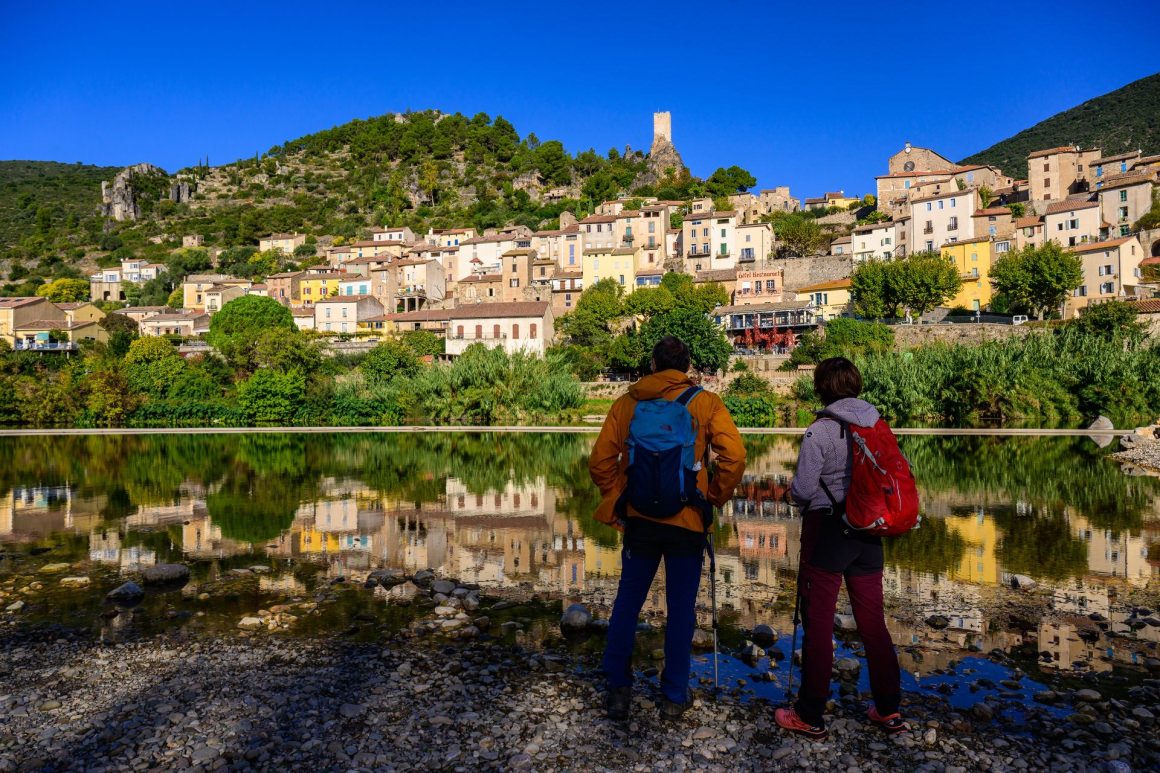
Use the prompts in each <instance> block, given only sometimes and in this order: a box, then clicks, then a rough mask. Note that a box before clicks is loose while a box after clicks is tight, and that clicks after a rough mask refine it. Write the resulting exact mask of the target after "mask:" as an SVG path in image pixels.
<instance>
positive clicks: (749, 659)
mask: <svg viewBox="0 0 1160 773" xmlns="http://www.w3.org/2000/svg"><path fill="white" fill-rule="evenodd" d="M764 657H765V650H763V649H762V648H761V647H758V646H757V645H756V644H749V645H746V646H745V647H743V648H742V650H741V651H740V652H738V653H737V658H738V659H739V660H740V661H741V662H742V663H744V664H745V665H747V666H749V667H750V668H756V667H757V664H758V663H759V662H761V659H762V658H764Z"/></svg>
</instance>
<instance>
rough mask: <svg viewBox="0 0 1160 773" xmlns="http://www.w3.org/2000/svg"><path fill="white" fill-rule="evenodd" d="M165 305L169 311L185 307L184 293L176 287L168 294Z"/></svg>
mask: <svg viewBox="0 0 1160 773" xmlns="http://www.w3.org/2000/svg"><path fill="white" fill-rule="evenodd" d="M165 305H166V306H168V307H169V308H171V309H178V310H180V309H182V308H183V307H184V306H185V291H184V290H182V289H181V288H180V287H178V288H177V289H176V290H174V291H173V292H171V293H170V294H169V299H168V300H166V301H165Z"/></svg>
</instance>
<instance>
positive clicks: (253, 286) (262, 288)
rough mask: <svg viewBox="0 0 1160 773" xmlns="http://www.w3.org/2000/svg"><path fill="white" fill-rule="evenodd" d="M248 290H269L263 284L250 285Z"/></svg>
mask: <svg viewBox="0 0 1160 773" xmlns="http://www.w3.org/2000/svg"><path fill="white" fill-rule="evenodd" d="M250 289H251V290H268V289H270V288H269V287H267V286H266V285H265V284H256V285H250Z"/></svg>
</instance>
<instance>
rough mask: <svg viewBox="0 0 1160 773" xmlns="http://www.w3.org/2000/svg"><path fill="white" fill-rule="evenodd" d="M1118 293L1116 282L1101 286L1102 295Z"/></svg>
mask: <svg viewBox="0 0 1160 773" xmlns="http://www.w3.org/2000/svg"><path fill="white" fill-rule="evenodd" d="M1115 291H1116V283H1115V282H1104V283H1103V284H1101V285H1100V295H1111V294H1112V293H1114V292H1115Z"/></svg>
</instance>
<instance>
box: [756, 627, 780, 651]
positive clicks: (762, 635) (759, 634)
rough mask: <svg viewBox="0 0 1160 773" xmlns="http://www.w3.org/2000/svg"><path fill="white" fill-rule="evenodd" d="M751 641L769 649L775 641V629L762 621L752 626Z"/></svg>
mask: <svg viewBox="0 0 1160 773" xmlns="http://www.w3.org/2000/svg"><path fill="white" fill-rule="evenodd" d="M750 638H751V639H753V643H754V644H756V645H757V646H758V647H762V648H764V649H769V648H770V647H772V646H773V645H774V644H776V643H777V631H775V630H773V628H771V627H769V626H768V625H765V624H764V623H762V624H759V625H755V626H753V633H752V634H750Z"/></svg>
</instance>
